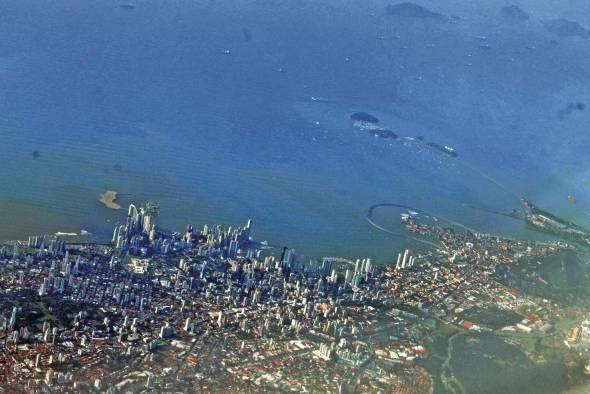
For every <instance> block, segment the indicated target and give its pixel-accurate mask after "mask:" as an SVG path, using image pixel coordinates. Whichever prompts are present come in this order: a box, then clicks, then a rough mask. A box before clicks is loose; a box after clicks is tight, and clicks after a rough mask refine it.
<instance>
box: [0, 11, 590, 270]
mask: <svg viewBox="0 0 590 394" xmlns="http://www.w3.org/2000/svg"><path fill="white" fill-rule="evenodd" d="M578 3H579V4H578ZM384 4H385V3H382V2H379V1H374V2H369V3H363V4H360V3H359V4H346V5H342V4H341V2H338V4H336V3H335V2H334V3H331V2H322V3H321V4H317V2H312V1H309V2H308V1H303V2H298V5H297V7H294V6H292V5H291V4H290V3H289V2H281V1H268V2H249V1H241V2H239V4H238V3H236V4H234V3H232V5H229V4H222V3H219V2H204V1H203V2H193V1H190V2H189V1H177V2H173V3H171V2H165V1H157V0H153V1H145V2H138V6H137V7H136V8H135V9H133V10H126V9H121V8H120V7H119V6H118V3H117V2H111V1H106V2H100V3H99V2H96V3H80V2H77V1H68V0H63V1H60V2H57V4H51V5H47V4H45V3H44V4H43V6H42V7H41V4H40V3H36V2H32V1H31V2H22V1H19V2H17V1H12V0H9V1H6V2H4V3H3V4H2V6H1V8H0V37H2V38H3V39H2V40H1V42H0V160H1V164H2V165H1V166H0V179H2V187H1V188H0V239H11V238H15V237H25V236H27V235H29V234H31V233H46V232H50V233H52V232H55V231H79V230H80V229H86V230H90V231H91V232H93V233H95V234H97V235H98V236H99V237H107V236H108V234H109V233H110V228H111V226H112V225H113V223H115V222H116V221H117V220H121V218H122V216H123V214H122V213H121V212H115V211H111V210H108V209H106V208H104V207H103V206H102V205H101V204H100V203H98V201H97V198H98V196H99V194H100V193H102V192H103V191H104V190H106V189H113V190H118V191H120V192H121V193H123V195H122V197H121V203H123V204H127V203H129V202H132V201H143V200H146V199H150V200H155V201H158V202H159V203H160V205H161V218H160V219H159V221H160V223H162V224H163V225H164V226H167V227H171V228H172V227H173V228H178V229H180V228H182V227H183V226H184V225H185V224H186V223H188V222H191V223H194V224H197V225H201V224H203V223H227V224H240V223H242V222H244V221H245V220H246V219H247V218H249V217H251V218H253V219H254V223H255V235H256V236H257V237H258V238H260V239H267V240H268V241H269V242H270V243H272V244H278V245H282V244H288V245H290V246H294V247H295V248H296V249H297V250H298V251H299V252H300V253H301V254H303V255H305V257H313V256H318V255H346V256H351V257H357V256H358V257H361V256H371V257H374V258H376V259H377V260H378V261H380V262H384V261H387V260H388V259H389V258H390V256H392V255H393V254H394V253H396V250H397V249H399V248H401V247H403V240H400V239H393V238H389V237H388V236H387V235H385V234H382V233H379V232H377V231H376V230H373V229H372V228H371V227H370V226H368V224H367V223H366V221H365V213H366V209H367V208H368V207H369V206H370V205H371V204H374V203H377V202H388V201H394V202H400V203H404V204H408V205H415V206H417V207H421V208H423V209H426V210H429V211H434V212H440V214H441V215H444V216H448V217H452V218H454V219H455V220H458V221H464V222H465V223H467V224H469V225H471V226H473V227H476V228H478V229H482V230H486V231H492V232H506V233H509V234H517V235H518V234H520V235H527V234H526V232H525V230H524V229H523V228H522V226H521V225H520V224H519V223H518V222H513V221H510V220H506V219H502V218H500V217H497V216H493V215H487V214H483V213H482V212H481V211H474V210H469V209H463V208H460V203H461V202H469V203H472V204H475V205H480V206H485V207H488V208H493V209H497V210H501V211H509V210H511V209H512V208H518V202H517V201H515V199H514V198H513V197H512V196H510V195H509V194H507V193H506V192H505V191H504V190H502V189H500V188H498V187H497V186H496V185H494V184H493V183H491V182H489V181H488V180H486V179H484V178H483V177H482V176H480V175H478V174H477V173H475V172H473V171H471V170H469V169H468V168H466V167H465V166H464V165H462V164H459V163H456V162H453V161H450V160H447V159H446V158H445V157H441V156H440V155H436V154H435V153H434V152H432V151H427V150H424V149H419V148H417V147H415V146H404V145H400V144H394V145H392V146H389V145H388V144H386V143H384V141H382V140H379V139H375V138H373V137H369V136H366V135H362V134H359V133H358V132H356V131H355V130H353V129H352V127H351V125H350V122H349V119H348V116H349V115H350V113H351V112H353V111H360V110H364V111H368V112H371V113H374V114H376V115H377V116H378V117H379V118H380V119H381V123H382V124H383V125H384V126H387V127H390V128H392V129H393V130H394V131H395V132H396V133H397V134H399V135H424V136H425V137H426V138H427V139H428V140H432V141H436V142H440V143H443V144H449V145H452V146H454V147H456V149H457V151H458V152H459V153H460V158H461V159H462V160H465V162H467V163H469V164H470V165H472V166H474V167H476V168H478V169H480V170H481V171H484V172H485V173H487V174H491V175H492V176H493V177H494V178H497V179H499V180H500V181H501V182H502V183H503V184H506V185H507V186H508V187H509V188H511V189H516V190H518V191H519V192H520V193H523V194H525V195H527V196H530V197H531V198H532V199H533V200H534V201H536V202H538V203H539V204H540V205H542V206H546V207H548V208H551V209H554V210H555V211H557V212H558V213H560V214H562V215H564V216H567V217H569V218H571V219H575V220H576V221H577V222H579V223H580V224H590V223H589V222H590V216H588V215H587V213H586V212H587V207H588V201H589V200H588V198H589V197H590V195H589V193H588V186H590V183H589V182H590V179H589V178H588V175H587V173H588V168H589V166H588V160H587V159H586V156H585V154H584V152H587V149H588V145H589V142H590V141H589V137H588V135H587V133H586V125H587V124H588V120H590V115H589V113H588V111H582V112H579V113H572V114H571V115H570V116H568V117H567V118H566V119H563V120H560V119H559V118H558V117H557V113H558V111H559V109H560V108H563V107H564V106H565V105H567V104H568V103H570V102H574V101H582V102H589V103H590V97H588V93H587V91H588V90H587V89H586V87H587V86H588V81H589V77H590V75H589V72H588V70H590V67H588V66H590V64H588V63H590V57H589V56H581V54H584V53H588V50H589V49H590V42H589V41H588V40H582V39H577V38H572V39H564V38H559V37H554V36H551V35H550V34H549V33H548V32H546V31H545V30H544V29H543V27H542V25H541V23H540V21H541V19H543V18H546V17H547V15H549V14H556V15H561V16H564V17H571V18H573V17H575V16H577V15H584V14H583V13H578V14H573V15H572V11H571V10H570V8H571V7H574V6H576V7H587V6H586V5H584V3H583V2H577V3H576V2H572V3H571V4H569V3H568V4H569V5H568V7H569V8H568V7H565V6H564V7H565V8H564V9H557V8H556V7H557V6H556V5H553V6H552V5H551V4H550V3H547V4H537V3H534V4H531V3H530V2H529V3H523V4H522V5H523V7H528V8H527V9H528V10H529V11H530V12H531V15H532V19H531V21H529V22H527V23H525V24H519V25H515V24H512V23H506V21H503V20H502V19H501V18H500V17H499V14H498V12H497V8H498V6H497V5H496V4H495V2H493V1H489V2H481V3H480V4H479V5H465V4H463V3H462V2H461V3H459V2H449V3H448V4H446V5H442V4H440V3H428V2H425V5H428V6H431V7H433V8H435V9H437V10H439V11H441V12H444V13H447V14H456V15H459V16H460V17H461V19H460V20H457V21H455V22H453V23H437V22H432V21H422V20H418V21H416V20H395V19H391V18H390V17H387V16H385V15H384V14H383V12H382V11H383V7H384ZM336 5H337V6H336ZM445 7H446V8H445ZM551 7H553V8H551ZM586 15H590V13H587V14H586ZM580 17H582V16H580ZM580 22H581V23H582V22H585V21H583V20H580ZM245 29H246V30H247V31H248V32H249V33H247V34H246V33H244V32H245ZM225 51H229V52H230V53H229V54H226V53H224V52H225ZM312 96H321V97H325V98H328V99H329V100H326V102H312V101H311V100H310V98H311V97H312ZM36 149H37V150H39V151H40V157H39V158H37V159H35V158H33V156H32V152H33V150H36ZM568 194H574V195H576V197H577V200H578V203H577V204H576V205H571V204H568V202H567V195H568ZM384 215H385V216H387V217H383V218H382V220H383V221H384V222H385V223H388V224H390V225H392V226H395V225H397V220H396V215H397V214H396V215H393V217H390V216H388V215H386V212H385V213H384Z"/></svg>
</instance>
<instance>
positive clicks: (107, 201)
mask: <svg viewBox="0 0 590 394" xmlns="http://www.w3.org/2000/svg"><path fill="white" fill-rule="evenodd" d="M117 194H119V192H116V191H113V190H107V191H106V192H104V193H103V194H101V195H100V198H99V199H98V201H100V202H101V203H103V204H104V205H105V206H106V207H107V208H110V209H121V206H120V205H119V204H117V203H116V202H115V200H117Z"/></svg>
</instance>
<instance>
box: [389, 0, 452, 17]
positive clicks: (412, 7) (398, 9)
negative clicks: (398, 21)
mask: <svg viewBox="0 0 590 394" xmlns="http://www.w3.org/2000/svg"><path fill="white" fill-rule="evenodd" d="M386 12H387V15H391V16H401V17H404V18H417V19H444V18H445V16H444V15H443V14H439V13H438V12H433V11H430V10H429V9H427V8H425V7H422V6H421V5H418V4H415V3H410V2H404V3H398V4H390V5H388V6H387V9H386Z"/></svg>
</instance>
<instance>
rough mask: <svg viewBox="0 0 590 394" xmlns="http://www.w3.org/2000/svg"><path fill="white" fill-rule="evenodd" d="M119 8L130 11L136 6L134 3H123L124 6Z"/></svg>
mask: <svg viewBox="0 0 590 394" xmlns="http://www.w3.org/2000/svg"><path fill="white" fill-rule="evenodd" d="M119 7H121V8H127V9H128V10H129V9H133V8H135V4H132V3H122V4H119Z"/></svg>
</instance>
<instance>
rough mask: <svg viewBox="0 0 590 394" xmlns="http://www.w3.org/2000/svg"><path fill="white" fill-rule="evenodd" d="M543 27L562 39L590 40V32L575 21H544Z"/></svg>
mask: <svg viewBox="0 0 590 394" xmlns="http://www.w3.org/2000/svg"><path fill="white" fill-rule="evenodd" d="M543 26H544V27H545V29H547V31H548V32H550V33H553V34H555V35H558V36H560V37H580V38H590V30H589V29H586V28H585V27H583V26H582V25H580V24H579V23H578V22H575V21H570V20H567V19H552V20H548V21H544V22H543Z"/></svg>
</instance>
